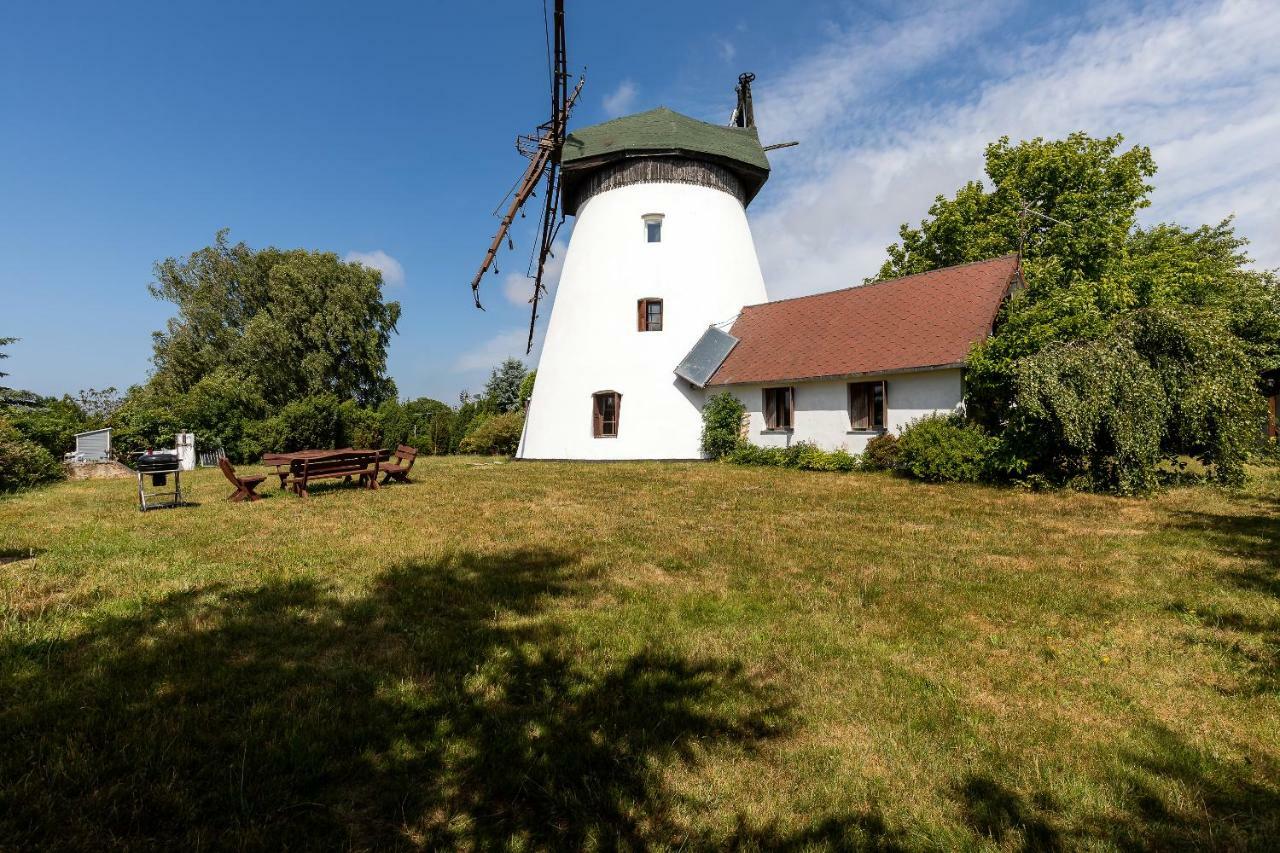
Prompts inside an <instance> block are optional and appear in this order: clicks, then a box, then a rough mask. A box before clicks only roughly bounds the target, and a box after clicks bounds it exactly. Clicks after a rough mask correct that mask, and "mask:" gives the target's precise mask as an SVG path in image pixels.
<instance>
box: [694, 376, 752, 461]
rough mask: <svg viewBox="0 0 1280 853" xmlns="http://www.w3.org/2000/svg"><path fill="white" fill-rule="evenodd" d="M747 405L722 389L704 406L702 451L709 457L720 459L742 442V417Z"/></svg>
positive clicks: (745, 413)
mask: <svg viewBox="0 0 1280 853" xmlns="http://www.w3.org/2000/svg"><path fill="white" fill-rule="evenodd" d="M746 415H747V407H746V406H744V405H743V404H742V401H741V400H739V399H738V398H737V397H735V396H733V395H732V394H730V393H729V392H728V391H721V392H720V393H719V394H716V395H715V396H714V397H712V398H711V399H710V400H708V401H707V403H706V405H705V406H703V407H702V452H703V453H705V454H707V458H708V459H720V458H722V457H724V456H727V455H728V454H730V453H732V452H733V451H734V450H735V449H736V448H737V447H738V445H739V444H742V443H743V441H742V419H743V418H744V417H746Z"/></svg>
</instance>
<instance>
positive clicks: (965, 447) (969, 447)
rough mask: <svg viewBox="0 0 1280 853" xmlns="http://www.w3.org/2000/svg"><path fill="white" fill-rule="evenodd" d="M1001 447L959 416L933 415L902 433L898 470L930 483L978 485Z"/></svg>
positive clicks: (915, 422) (978, 427) (997, 442)
mask: <svg viewBox="0 0 1280 853" xmlns="http://www.w3.org/2000/svg"><path fill="white" fill-rule="evenodd" d="M999 445H1000V442H999V439H997V438H994V437H992V436H990V435H988V434H987V433H986V432H984V431H983V429H982V428H981V427H980V426H978V425H977V424H975V423H972V422H970V421H967V420H965V418H964V417H962V416H960V415H930V416H928V417H923V418H918V419H916V420H914V421H912V422H911V423H909V424H907V426H906V427H905V428H904V429H903V430H902V435H901V436H900V437H899V439H898V468H899V470H901V471H904V472H905V473H907V474H910V475H911V476H913V477H915V478H916V479H919V480H925V481H926V482H930V483H976V482H978V481H979V480H982V479H985V478H986V477H987V475H988V473H989V471H990V470H991V465H992V460H993V458H994V457H995V455H996V452H997V450H998V449H999Z"/></svg>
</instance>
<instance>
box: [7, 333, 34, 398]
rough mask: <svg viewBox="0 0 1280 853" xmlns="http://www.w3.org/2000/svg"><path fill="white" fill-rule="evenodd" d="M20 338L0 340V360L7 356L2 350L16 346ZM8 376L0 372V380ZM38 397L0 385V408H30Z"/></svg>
mask: <svg viewBox="0 0 1280 853" xmlns="http://www.w3.org/2000/svg"><path fill="white" fill-rule="evenodd" d="M19 340H20V338H0V359H4V358H8V357H9V354H8V353H7V352H5V351H4V348H5V347H7V346H10V345H11V344H16V343H17V342H18V341H19ZM8 375H9V374H7V373H5V372H4V371H0V379H4V378H5V377H6V376H8ZM38 399H39V398H38V397H36V396H35V395H34V394H31V393H29V392H26V391H18V390H16V389H14V388H6V387H5V386H4V385H0V406H31V405H34V404H35V403H36V402H37V401H38Z"/></svg>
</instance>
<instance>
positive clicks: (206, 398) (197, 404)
mask: <svg viewBox="0 0 1280 853" xmlns="http://www.w3.org/2000/svg"><path fill="white" fill-rule="evenodd" d="M173 411H174V413H175V415H176V418H177V421H178V422H179V423H180V424H181V426H182V427H184V428H186V429H189V430H191V431H192V432H194V433H195V435H196V447H197V448H198V449H201V450H212V449H214V448H218V447H221V448H223V449H224V450H226V451H227V453H228V454H229V455H231V457H232V458H233V459H236V460H243V459H244V458H243V457H242V456H240V455H238V451H239V449H240V447H241V446H242V445H243V443H244V435H245V427H246V425H247V424H249V423H252V422H255V421H258V420H260V419H262V418H264V417H266V415H267V411H268V409H267V404H266V402H265V401H264V400H263V398H262V392H261V390H260V389H259V388H258V387H257V386H256V385H255V384H254V380H252V379H251V378H249V377H247V376H241V375H238V374H235V373H232V372H230V371H226V370H217V371H214V372H213V373H210V374H208V375H207V376H205V377H204V378H203V379H201V380H200V381H199V382H197V383H196V384H195V385H193V386H191V389H190V390H189V391H187V393H185V394H183V395H181V396H179V397H177V398H176V400H175V402H174V405H173ZM161 444H163V445H164V446H166V447H172V446H173V437H172V436H171V435H170V436H165V438H164V440H163V441H162V442H161ZM268 449H270V448H268Z"/></svg>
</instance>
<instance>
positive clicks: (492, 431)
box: [458, 412, 524, 456]
mask: <svg viewBox="0 0 1280 853" xmlns="http://www.w3.org/2000/svg"><path fill="white" fill-rule="evenodd" d="M523 430H524V412H503V413H502V414H500V415H493V416H491V417H487V418H485V419H484V420H482V421H480V422H479V426H477V427H476V428H475V429H474V430H472V431H471V432H469V433H468V434H467V435H466V436H464V437H463V439H462V441H461V442H460V443H459V444H458V451H459V452H460V453H486V454H505V455H508V456H510V455H512V454H514V453H515V452H516V450H517V449H518V448H519V446H520V433H521V432H522V431H523Z"/></svg>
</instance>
